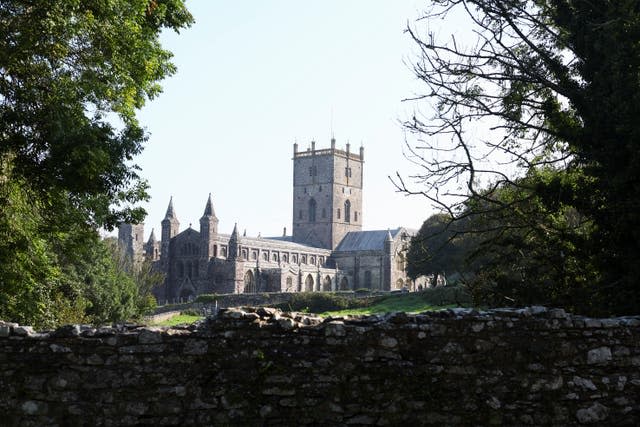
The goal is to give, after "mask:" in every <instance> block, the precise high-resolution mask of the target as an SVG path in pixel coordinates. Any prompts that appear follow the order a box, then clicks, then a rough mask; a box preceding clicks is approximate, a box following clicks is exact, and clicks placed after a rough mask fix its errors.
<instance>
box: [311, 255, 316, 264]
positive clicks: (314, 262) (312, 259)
mask: <svg viewBox="0 0 640 427" xmlns="http://www.w3.org/2000/svg"><path fill="white" fill-rule="evenodd" d="M309 264H311V265H315V264H316V257H314V256H311V257H309Z"/></svg>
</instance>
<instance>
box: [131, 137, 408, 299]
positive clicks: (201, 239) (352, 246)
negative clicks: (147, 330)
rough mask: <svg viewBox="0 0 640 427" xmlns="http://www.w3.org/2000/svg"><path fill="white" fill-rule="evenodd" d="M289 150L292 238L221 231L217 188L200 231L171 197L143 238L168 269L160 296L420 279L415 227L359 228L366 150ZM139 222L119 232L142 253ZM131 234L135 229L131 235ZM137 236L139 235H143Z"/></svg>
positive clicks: (378, 286)
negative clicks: (412, 263) (183, 220)
mask: <svg viewBox="0 0 640 427" xmlns="http://www.w3.org/2000/svg"><path fill="white" fill-rule="evenodd" d="M293 151H294V153H293V170H294V173H293V231H292V235H291V236H287V235H286V234H285V235H283V236H281V237H271V238H266V237H265V238H263V237H260V236H258V237H247V236H246V235H242V236H241V235H240V234H239V233H238V228H237V226H236V227H234V230H233V231H232V233H231V234H224V233H220V232H219V231H218V218H217V217H216V214H215V210H214V206H213V200H212V198H211V195H209V198H208V200H207V202H206V204H205V209H204V213H203V216H202V218H200V229H199V231H196V230H194V229H193V228H191V226H189V228H188V229H186V230H184V231H180V222H179V220H178V216H177V213H176V210H175V209H174V206H173V199H171V200H170V201H169V206H168V208H167V213H166V215H165V218H164V219H163V220H162V234H161V240H160V241H158V240H156V237H155V233H154V231H152V232H151V236H150V238H149V240H148V242H147V243H146V245H145V246H144V252H145V254H146V257H147V258H148V259H150V260H152V261H153V262H154V268H156V270H158V271H161V272H163V273H164V274H165V282H164V286H161V287H158V288H157V289H156V291H155V292H156V297H157V299H158V300H159V302H161V303H164V302H177V301H184V300H189V299H192V298H193V297H195V296H196V295H199V294H203V293H218V294H223V293H225V294H226V293H255V292H301V291H335V290H354V289H358V288H369V289H375V290H387V291H388V290H392V289H401V288H409V289H411V288H413V287H414V286H415V284H414V282H412V281H411V280H410V279H409V278H408V277H407V275H406V271H405V263H404V259H405V255H404V254H405V252H406V251H407V249H408V245H409V237H410V236H411V235H412V234H413V231H411V230H407V229H405V228H396V229H393V230H374V231H362V218H363V212H362V188H363V182H362V176H363V175H362V168H363V164H364V148H362V147H360V149H359V151H358V153H357V154H356V153H352V152H351V148H350V146H349V144H347V145H346V149H345V150H340V149H337V148H336V141H335V139H332V140H331V148H329V149H321V150H316V147H315V142H312V143H311V147H310V148H309V149H308V150H307V151H298V145H297V144H294V150H293ZM142 227H143V226H142V225H138V226H131V225H128V224H124V225H123V226H122V227H121V230H120V233H119V237H120V242H121V244H122V245H123V246H124V247H125V249H126V251H127V253H130V254H134V255H132V256H136V257H139V254H142V250H143V249H142V245H141V244H140V241H139V240H136V239H138V236H141V233H142V230H143V228H142ZM131 236H133V237H131ZM140 239H141V237H140Z"/></svg>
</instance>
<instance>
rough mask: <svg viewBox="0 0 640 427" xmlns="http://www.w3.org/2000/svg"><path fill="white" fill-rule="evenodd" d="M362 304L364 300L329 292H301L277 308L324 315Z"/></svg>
mask: <svg viewBox="0 0 640 427" xmlns="http://www.w3.org/2000/svg"><path fill="white" fill-rule="evenodd" d="M362 304H364V302H363V300H358V299H354V298H348V297H345V296H341V295H336V294H333V293H328V292H300V293H295V294H292V295H291V299H290V300H289V301H288V302H285V303H282V304H277V305H276V306H275V307H276V308H279V309H281V310H285V311H304V312H308V313H323V312H325V311H335V310H343V309H346V308H353V307H358V306H360V305H362Z"/></svg>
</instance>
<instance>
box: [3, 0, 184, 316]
mask: <svg viewBox="0 0 640 427" xmlns="http://www.w3.org/2000/svg"><path fill="white" fill-rule="evenodd" d="M191 22H192V17H191V15H190V14H189V12H188V11H187V9H186V7H185V6H184V3H183V0H110V1H103V0H96V1H84V0H60V1H55V2H51V1H45V0H29V1H27V0H7V1H3V2H2V3H0V166H1V167H0V193H2V194H4V195H6V197H1V198H0V212H2V213H3V215H1V216H2V217H3V218H0V227H2V228H0V234H1V235H3V236H11V239H9V241H5V242H1V243H0V256H1V257H2V262H3V263H8V265H11V266H12V270H11V271H9V269H8V268H4V269H3V270H2V271H0V274H1V276H0V281H1V282H0V284H1V285H2V288H3V290H5V289H7V290H10V293H9V294H6V295H7V300H5V301H0V304H2V305H3V307H0V315H2V316H5V315H6V314H5V313H10V314H11V313H12V314H11V316H13V317H10V319H16V320H20V321H23V320H24V321H31V322H33V323H37V324H51V323H56V322H58V321H60V319H61V318H60V316H53V317H51V316H50V317H49V318H50V321H45V319H44V317H42V316H41V314H43V313H45V312H49V313H53V312H59V310H53V305H52V304H53V303H52V302H50V301H52V299H51V297H50V296H46V295H47V292H46V291H47V290H52V289H55V290H57V291H58V290H59V291H60V292H57V291H56V293H55V295H58V296H59V297H60V298H61V301H63V300H67V301H73V294H74V292H76V291H80V290H77V289H76V290H74V291H73V292H72V291H71V289H70V285H68V284H69V283H71V282H73V280H71V279H70V278H69V276H66V275H65V271H71V270H73V269H74V267H76V266H77V265H78V263H80V262H81V261H82V260H83V258H85V255H87V257H88V255H90V254H91V251H92V250H93V249H94V245H95V242H96V240H97V237H98V234H97V230H98V228H99V227H105V228H107V229H113V227H114V226H115V225H117V224H118V223H120V222H125V221H126V222H138V221H141V220H142V219H143V218H144V214H145V212H144V210H143V209H141V208H139V207H136V206H135V204H136V203H137V202H139V201H142V200H146V199H147V197H148V195H147V193H146V189H147V183H146V182H145V181H144V180H143V179H141V177H140V176H139V175H138V167H137V166H136V165H135V164H133V163H132V161H133V158H134V156H135V155H137V154H139V153H140V152H141V150H142V148H143V143H144V142H145V139H146V135H145V133H144V131H143V129H142V127H141V126H140V124H139V123H138V121H137V120H136V116H135V112H136V110H137V109H139V108H140V107H142V106H143V105H144V103H145V101H146V100H147V99H152V98H154V97H155V96H156V95H158V94H159V92H160V90H161V89H160V86H159V82H160V81H161V80H162V79H163V78H165V77H166V76H168V75H171V74H172V73H173V72H174V71H175V67H174V66H173V64H171V62H170V59H171V54H170V52H168V51H166V50H164V49H163V48H162V46H161V45H160V42H159V34H160V32H161V31H162V30H163V29H172V30H175V31H179V30H180V29H182V28H185V27H187V26H189V25H190V24H191ZM25 206H28V207H31V208H32V209H31V210H29V209H26V210H23V208H24V207H25ZM16 210H21V212H22V213H21V214H20V215H18V214H11V213H10V212H17V211H16ZM89 258H90V257H89ZM105 271H106V270H105ZM74 283H76V282H74ZM71 287H72V286H71ZM65 288H66V290H65V291H64V292H63V290H64V289H65ZM39 304H44V305H45V307H41V308H39V309H37V310H36V311H37V312H38V313H40V314H37V313H36V311H33V310H31V311H29V310H26V308H25V307H32V306H33V307H40V305H39ZM7 307H13V308H12V309H7ZM16 307H23V308H22V309H20V310H18V309H16ZM5 309H6V310H5ZM21 310H26V311H21ZM28 311H29V313H27V312H28ZM23 314H24V316H23Z"/></svg>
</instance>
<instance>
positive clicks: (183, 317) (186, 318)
mask: <svg viewBox="0 0 640 427" xmlns="http://www.w3.org/2000/svg"><path fill="white" fill-rule="evenodd" d="M200 319H202V316H193V315H190V314H178V315H177V316H173V317H172V318H170V319H167V320H163V321H162V322H158V323H154V324H153V326H175V325H183V324H191V323H193V322H195V321H196V320H200Z"/></svg>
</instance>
